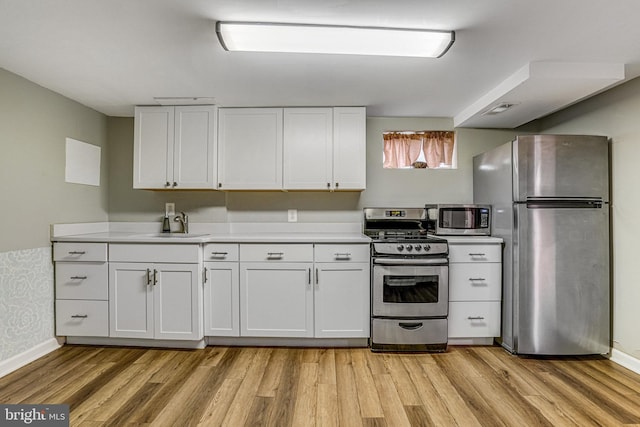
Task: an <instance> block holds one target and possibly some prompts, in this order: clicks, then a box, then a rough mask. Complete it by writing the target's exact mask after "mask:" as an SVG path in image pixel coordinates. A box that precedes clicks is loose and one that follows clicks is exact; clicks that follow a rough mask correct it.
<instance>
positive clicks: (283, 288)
mask: <svg viewBox="0 0 640 427" xmlns="http://www.w3.org/2000/svg"><path fill="white" fill-rule="evenodd" d="M312 266H313V263H278V264H271V263H240V328H241V335H242V336H247V337H313V291H312V285H311V276H312Z"/></svg>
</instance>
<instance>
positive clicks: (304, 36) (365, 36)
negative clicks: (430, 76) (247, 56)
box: [216, 21, 455, 58]
mask: <svg viewBox="0 0 640 427" xmlns="http://www.w3.org/2000/svg"><path fill="white" fill-rule="evenodd" d="M216 32H217V33H218V39H219V40H220V44H221V45H222V47H223V48H224V49H225V50H230V51H236V50H237V51H251V52H294V53H329V54H345V55H381V56H411V57H426V58H439V57H441V56H442V55H444V54H445V53H446V52H447V50H449V48H450V47H451V45H452V44H453V41H454V40H455V33H454V32H453V31H437V30H419V29H410V28H377V27H351V26H337V25H309V24H277V23H265V22H223V21H220V22H217V23H216Z"/></svg>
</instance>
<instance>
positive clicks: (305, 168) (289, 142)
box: [283, 108, 333, 190]
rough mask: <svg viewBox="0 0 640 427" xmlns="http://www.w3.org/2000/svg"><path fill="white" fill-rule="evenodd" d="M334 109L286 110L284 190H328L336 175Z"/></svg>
mask: <svg viewBox="0 0 640 427" xmlns="http://www.w3.org/2000/svg"><path fill="white" fill-rule="evenodd" d="M332 141H333V109H332V108H285V109H284V142H283V144H284V148H283V150H284V171H283V174H284V175H283V179H284V188H285V189H288V190H328V189H330V188H331V186H332V184H331V181H332V176H333V158H332Z"/></svg>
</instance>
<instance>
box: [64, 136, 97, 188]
mask: <svg viewBox="0 0 640 427" xmlns="http://www.w3.org/2000/svg"><path fill="white" fill-rule="evenodd" d="M100 154H101V148H100V147H98V146H97V145H92V144H87V143H86V142H82V141H78V140H75V139H72V138H67V141H66V162H65V171H64V180H65V182H70V183H74V184H86V185H93V186H98V187H99V186H100Z"/></svg>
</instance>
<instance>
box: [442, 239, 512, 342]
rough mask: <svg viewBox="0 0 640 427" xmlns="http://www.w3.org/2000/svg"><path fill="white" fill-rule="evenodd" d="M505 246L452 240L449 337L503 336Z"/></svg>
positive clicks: (450, 249) (484, 337)
mask: <svg viewBox="0 0 640 427" xmlns="http://www.w3.org/2000/svg"><path fill="white" fill-rule="evenodd" d="M501 249H502V246H501V243H496V244H472V243H457V242H455V243H454V242H451V241H450V242H449V262H450V263H449V338H453V339H465V338H468V339H476V338H483V339H492V338H493V337H498V336H500V318H501V313H500V309H501V308H500V307H501V297H502V255H501V254H502V252H501Z"/></svg>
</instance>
